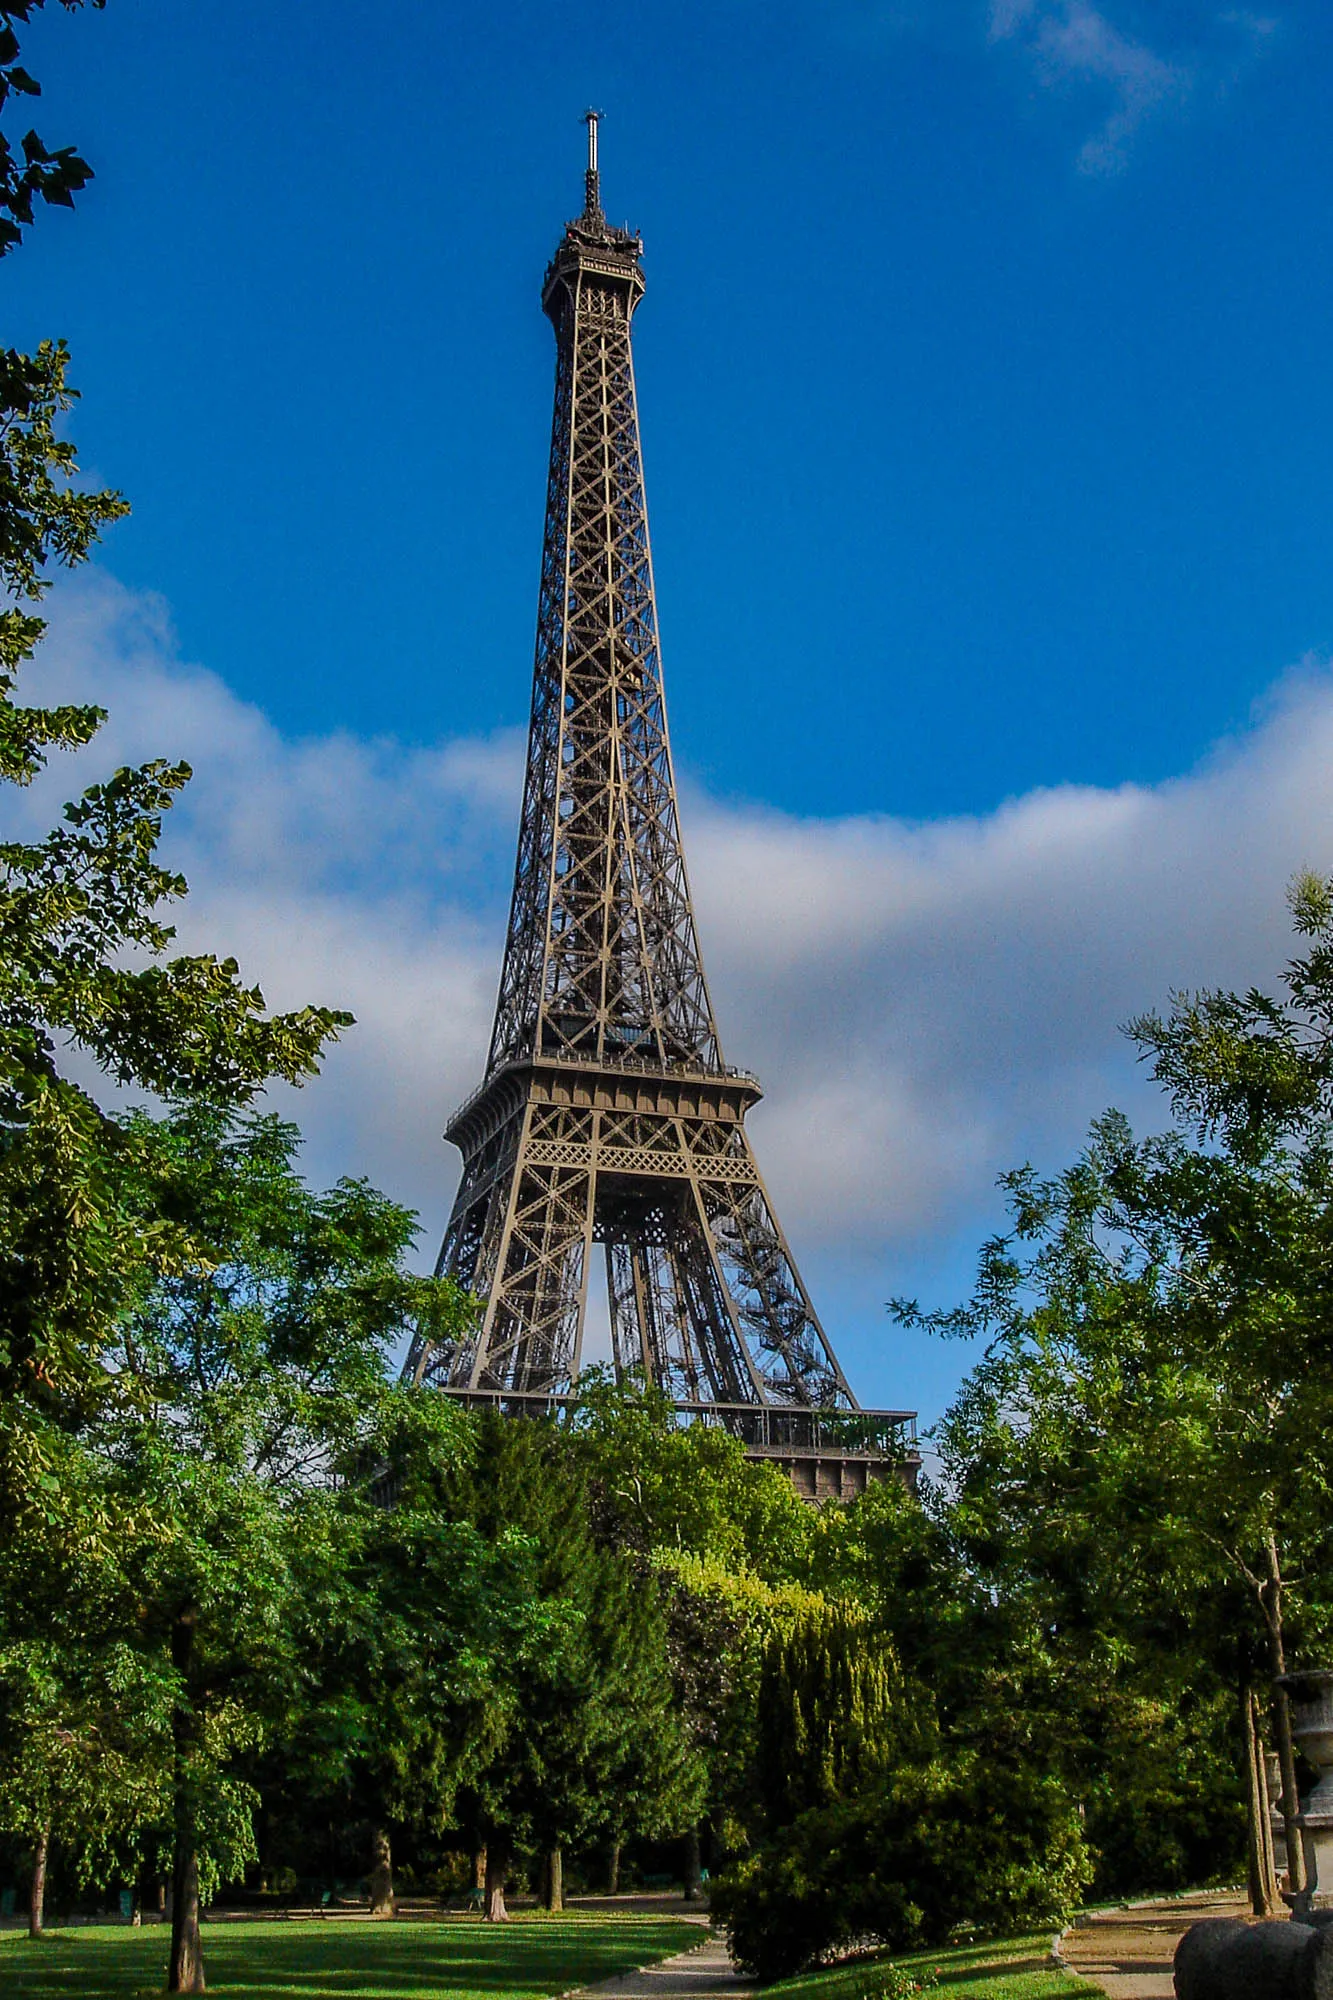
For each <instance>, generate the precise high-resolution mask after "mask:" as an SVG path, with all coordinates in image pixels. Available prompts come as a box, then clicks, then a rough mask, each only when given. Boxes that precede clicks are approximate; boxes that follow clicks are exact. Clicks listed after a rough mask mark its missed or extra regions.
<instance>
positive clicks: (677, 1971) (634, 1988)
mask: <svg viewBox="0 0 1333 2000" xmlns="http://www.w3.org/2000/svg"><path fill="white" fill-rule="evenodd" d="M749 1991H750V1988H749V1987H748V1986H747V1985H746V1983H745V1981H744V1980H743V1979H738V1978H737V1976H736V1974H735V1972H734V1971H733V1970H732V1965H731V1960H730V1959H729V1958H728V1957H727V1947H726V1941H725V1940H724V1939H723V1938H721V1937H716V1936H713V1935H711V1934H710V1935H709V1936H708V1937H706V1938H705V1939H704V1940H703V1942H702V1944H699V1945H696V1946H695V1947H694V1949H693V1950H692V1951H681V1952H677V1954H676V1956H675V1957H674V1958H664V1959H663V1960H662V1962H661V1964H660V1965H650V1966H649V1967H648V1968H647V1970H646V1971H645V1972H622V1973H621V1974H620V1976H619V1977H618V1978H616V1979H604V1980H602V1981H601V1983H600V1985H597V1986H585V1987H584V1988H583V1989H582V1991H581V1992H579V1993H578V1994H576V1995H574V1996H573V2000H594V1996H600V2000H713V1996H714V1995H717V1996H718V2000H739V1996H740V1995H742V1994H746V1993H748V1992H749Z"/></svg>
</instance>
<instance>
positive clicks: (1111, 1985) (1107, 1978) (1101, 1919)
mask: <svg viewBox="0 0 1333 2000" xmlns="http://www.w3.org/2000/svg"><path fill="white" fill-rule="evenodd" d="M1248 1911H1249V1903H1248V1902H1247V1900H1246V1898H1245V1897H1244V1896H1236V1895H1205V1894H1199V1895H1197V1896H1171V1897H1168V1898H1167V1899H1166V1900H1165V1901H1163V1902H1160V1903H1136V1904H1132V1905H1131V1906H1130V1907H1129V1908H1127V1909H1119V1910H1099V1911H1097V1913H1096V1914H1095V1915H1093V1916H1088V1917H1083V1918H1080V1920H1079V1921H1078V1922H1077V1923H1076V1924H1075V1925H1073V1926H1072V1927H1071V1929H1069V1930H1067V1931H1066V1932H1065V1934H1064V1936H1063V1937H1062V1938H1061V1940H1060V1955H1061V1957H1062V1958H1063V1959H1064V1960H1065V1962H1066V1964H1067V1965H1068V1966H1069V1969H1070V1971H1071V1972H1076V1973H1077V1974H1078V1975H1079V1977H1080V1978H1081V1979H1086V1980H1087V1981H1088V1982H1089V1984H1090V1985H1092V1986H1096V1987H1100V1989H1101V1991H1102V1992H1103V1993H1108V1994H1110V1995H1112V1996H1113V2000H1174V1995H1175V1987H1174V1985H1173V1984H1172V1980H1171V1957H1172V1953H1173V1952H1174V1951H1175V1948H1176V1946H1177V1945H1178V1944H1179V1942H1180V1940H1181V1938H1182V1937H1183V1936H1184V1934H1185V1932H1186V1931H1187V1930H1188V1929H1189V1927H1190V1925H1191V1924H1196V1923H1198V1921H1199V1919H1200V1917H1243V1916H1245V1915H1246V1914H1247V1913H1248Z"/></svg>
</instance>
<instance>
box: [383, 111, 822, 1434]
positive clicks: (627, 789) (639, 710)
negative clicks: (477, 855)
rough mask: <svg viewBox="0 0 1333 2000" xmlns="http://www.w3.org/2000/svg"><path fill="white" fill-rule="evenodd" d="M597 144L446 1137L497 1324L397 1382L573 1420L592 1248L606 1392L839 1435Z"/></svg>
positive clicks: (637, 277)
mask: <svg viewBox="0 0 1333 2000" xmlns="http://www.w3.org/2000/svg"><path fill="white" fill-rule="evenodd" d="M596 142H597V124H596V119H595V116H593V115H592V114H590V115H589V168H588V176H587V193H586V201H585V206H584V211H583V214H582V215H580V216H579V217H578V218H577V220H575V221H573V222H571V223H569V224H568V226H567V227H566V229H565V233H564V235H563V237H562V239H561V241H560V245H559V247H558V249H557V251H556V254H555V257H554V258H553V260H552V262H551V265H550V267H549V269H548V271H547V274H546V281H545V286H544V290H543V295H542V303H543V306H544V308H545V311H546V313H547V315H548V317H549V318H550V320H551V323H552V325H553V327H554V329H555V336H556V357H557V358H556V381H555V414H554V421H553V425H552V431H551V462H550V476H549V481H548V486H547V497H546V525H545V535H544V540H543V548H542V568H541V585H540V593H539V599H538V613H537V647H536V664H535V670H534V676H533V696H532V722H531V729H530V734H529V740H528V759H527V774H526V779H525V783H524V789H523V806H522V817H521V821H520V826H519V837H518V859H517V865H516V869H515V876H514V893H513V901H512V905H511V909H510V917H509V928H508V935H507V938H506V943H505V955H504V969H503V973H502V976H501V980H500V993H499V999H498V1002H497V1006H496V1014H495V1027H494V1033H493V1035H492V1040H491V1049H490V1057H489V1061H488V1064H487V1069H486V1078H485V1081H484V1083H483V1084H482V1086H481V1088H480V1090H478V1091H477V1092H476V1093H475V1095H474V1096H473V1097H472V1098H471V1099H469V1101H468V1103H467V1104H466V1105H464V1106H463V1108H462V1110H460V1111H459V1112H458V1113H456V1114H455V1117H454V1119H453V1120H452V1122H451V1124H450V1126H449V1131H448V1137H449V1138H450V1139H451V1140H453V1142H454V1143H455V1144H456V1145H457V1146H459V1148H460V1149H461V1151H462V1153H463V1160H464V1165H463V1177H462V1181H461V1183H460V1186H459V1190H458V1195H457V1197H456V1200H455V1203H454V1209H453V1215H452V1217H451V1220H450V1223H449V1228H448V1232H447V1234H446V1236H445V1239H444V1246H443V1249H442V1250H441V1253H440V1266H439V1268H440V1269H441V1270H443V1271H449V1272H452V1273H453V1274H454V1275H456V1276H457V1277H458V1278H459V1279H460V1280H461V1281H462V1283H463V1284H465V1285H467V1286H469V1287H470V1288H471V1289H473V1290H474V1291H475V1292H476V1293H477V1294H478V1296H479V1297H480V1298H481V1299H483V1300H484V1311H483V1314H482V1316H481V1319H480V1322H479V1325H478V1327H477V1329H476V1333H475V1336H474V1337H473V1338H472V1339H471V1340H470V1342H469V1343H468V1344H467V1345H466V1346H464V1347H461V1348H459V1349H458V1350H457V1351H446V1350H444V1349H442V1348H440V1347H434V1346H431V1345H429V1344H428V1343H426V1342H424V1341H423V1342H421V1343H420V1344H419V1345H418V1346H417V1348H416V1349H415V1350H414V1352H413V1354H412V1355H411V1357H410V1359H409V1362H408V1369H409V1371H410V1373H411V1375H412V1376H413V1378H414V1379H416V1380H417V1381H433V1382H437V1383H439V1384H440V1385H441V1386H444V1387H447V1388H451V1389H453V1390H455V1391H456V1392H459V1393H464V1394H473V1395H483V1394H494V1395H503V1394H505V1393H506V1392H507V1393H509V1394H511V1395H514V1396H518V1397H520V1398H522V1397H525V1396H526V1397H533V1396H537V1397H541V1396H549V1397H557V1398H558V1397H560V1396H562V1395H564V1394H566V1393H567V1392H568V1391H569V1390H570V1387H571V1385H572V1383H573V1382H575V1381H576V1380H577V1377H578V1373H579V1369H580V1365H581V1360H582V1342H583V1326H584V1319H585V1314H586V1306H587V1296H588V1283H589V1274H590V1268H591V1262H592V1257H593V1253H594V1245H596V1244H601V1245H603V1246H604V1250H605V1255H606V1260H607V1280H608V1295H609V1300H610V1311H611V1334H612V1345H613V1352H614V1358H615V1365H616V1368H617V1370H618V1371H619V1372H622V1373H624V1372H627V1371H629V1370H637V1371H641V1372H642V1373H643V1374H644V1375H646V1376H647V1377H648V1378H649V1380H651V1381H652V1382H654V1383H655V1384H657V1385H658V1386H659V1387H661V1388H662V1389H663V1390H665V1391H666V1393H667V1394H668V1395H669V1396H670V1397H671V1398H672V1400H673V1401H674V1402H675V1403H676V1404H677V1405H678V1407H680V1408H682V1409H696V1410H697V1409H702V1408H707V1409H710V1410H715V1411H717V1412H719V1413H721V1412H726V1411H729V1412H732V1413H737V1412H739V1413H742V1415H743V1414H744V1413H745V1412H747V1411H753V1412H759V1411H771V1412H773V1413H775V1416H776V1414H777V1413H780V1412H781V1411H783V1410H788V1411H792V1412H799V1411H807V1412H818V1411H825V1412H834V1411H837V1410H844V1411H851V1410H855V1409H856V1407H857V1405H856V1399H855V1397H854V1396H853V1395H852V1392H851V1389H850V1388H849V1386H848V1384H847V1380H846V1378H845V1376H844V1375H843V1372H842V1370H841V1368H840V1367H839V1365H838V1362H837V1359H836V1357H835V1356H834V1353H833V1350H832V1348H831V1347H830V1345H829V1342H828V1340H827V1338H826V1337H825V1334H824V1332H823V1329H822V1328H821V1326H820V1323H819V1319H818V1317H817V1315H816V1313H815V1310H814V1307H813V1305H812V1304H811V1301H810V1296H809V1294H808V1292H807V1291H806V1289H805V1285H804V1283H803V1282H802V1280H801V1276H800V1273H799V1271H798V1270H797V1267H796V1263H795V1260H794V1258H793V1256H792V1253H791V1250H790V1247H789V1246H788V1243H787V1240H786V1238H785V1237H784V1235H783V1233H782V1230H781V1228H780V1227H779V1225H778V1221H777V1218H776V1216H775V1215H774V1212H773V1207H772V1204H771V1202H770V1201H769V1198H768V1194H767V1192H766V1190H765V1187H764V1183H763V1180H762V1178H761V1176H760V1173H759V1169H758V1167H757V1166H756V1164H755V1160H754V1156H753V1154H752V1152H751V1150H750V1145H749V1140H748V1138H747V1137H746V1133H745V1129H744V1118H745V1113H746V1112H747V1110H748V1109H749V1108H750V1107H751V1105H753V1104H754V1103H755V1102H756V1101H757V1100H758V1098H759V1096H760V1091H759V1086H758V1084H757V1082H756V1081H755V1079H754V1078H753V1077H752V1076H750V1075H749V1074H748V1073H747V1072H745V1071H740V1070H734V1069H730V1068H728V1067H727V1066H726V1064H725V1063H724V1062H723V1059H722V1051H721V1047H720V1044H719V1041H718V1035H717V1027H716V1023H715V1021H714V1017H713V1009H712V1003H711V1001H710V999H709V995H708V987H707V983H706V981H705V978H704V970H703V962H702V959H701V957H700V952H699V944H698V938H697V935H696V929H695V921H694V912H693V907H692V904H691V900H690V891H689V883H688V879H687V876H686V870H685V857H684V852H683V849H682V845H681V835H680V816H679V811H678V807H677V800H676V787H675V779H674V776H673V772H672V763H671V750H670V744H669V740H668V736H667V724H666V710H665V705H664V701H663V694H662V668H661V660H660V656H659V650H658V637H657V614H656V608H655V602H654V594H653V575H652V559H651V554H650V550H649V542H648V512H647V506H646V503H645V499H644V486H643V464H642V453H641V449H640V442H639V423H638V413H637V407H636V401H635V387H634V367H633V358H632V355H631V349H630V325H631V321H632V318H633V315H634V311H635V308H636V307H637V305H638V303H639V300H640V298H641V297H642V295H643V275H642V271H641V269H640V257H641V253H642V245H641V243H640V240H639V239H638V237H637V236H633V235H631V234H629V233H628V232H627V231H624V230H620V229H613V228H611V227H610V226H609V225H608V224H607V221H606V217H605V215H604V214H603V212H602V208H601V202H600V195H599V183H598V175H597V158H596ZM722 1420H723V1421H725V1422H727V1423H728V1424H729V1426H730V1427H731V1428H732V1429H734V1430H736V1431H737V1432H738V1433H739V1434H741V1435H746V1436H748V1435H749V1431H747V1429H746V1424H745V1423H743V1422H742V1421H741V1418H740V1416H734V1417H733V1416H724V1417H723V1418H722ZM746 1421H747V1422H749V1419H747V1420H746ZM750 1428H751V1429H753V1424H752V1423H751V1425H750ZM756 1435H757V1433H756Z"/></svg>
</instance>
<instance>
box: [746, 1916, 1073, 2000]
mask: <svg viewBox="0 0 1333 2000" xmlns="http://www.w3.org/2000/svg"><path fill="white" fill-rule="evenodd" d="M1050 1948H1051V1940H1050V1934H1049V1932H1046V1933H1043V1935H1042V1936H1040V1937H1030V1938H1013V1939H1010V1940H1009V1941H1008V1942H1007V1943H1004V1944H966V1945H954V1946H953V1947H952V1948H951V1949H949V1950H948V1951H922V1952H915V1953H913V1954H912V1955H911V1956H910V1957H908V1958H892V1959H891V1958H872V1959H861V1960H860V1961H859V1962H858V1963H857V1964H855V1965H844V1966H839V1967H837V1968H836V1969H835V1970H834V1971H832V1972H806V1973H802V1974H801V1976H800V1978H798V1979H783V1980H780V1981H779V1982H778V1983H777V1984H776V1985H774V1986H766V1987H765V1988H764V1989H763V2000H770V1996H772V2000H779V1996H780V2000H863V1996H864V1995H866V1994H880V1993H883V1992H885V1991H886V1989H887V1991H888V1992H889V1993H892V1991H893V1986H892V1983H891V1981H890V1977H889V1974H890V1968H891V1967H897V1968H899V1969H900V1970H901V1971H903V1972H906V1973H909V1974H911V1973H916V1974H917V1975H918V1977H919V1976H920V1975H921V1974H922V1973H924V1972H927V1971H932V1972H934V1973H935V1974H936V1975H937V1977H938V1982H939V1983H938V1984H937V1985H935V1986H932V1987H930V1988H929V1989H928V1991H929V1992H930V1993H932V1994H936V1993H938V1994H948V1993H955V1994H957V1995H958V1996H959V2000H963V1996H966V2000H1062V1996H1064V1995H1066V1994H1068V1995H1070V1996H1072V1995H1073V1994H1075V1993H1081V1994H1082V1995H1083V2000H1088V1991H1089V1989H1088V1987H1087V1985H1086V1983H1085V1982H1084V1981H1083V1980H1081V1979H1075V1978H1074V1977H1073V1976H1072V1974H1070V1973H1068V1972H1061V1971H1060V1969H1059V1967H1058V1966H1054V1965H1051V1964H1050V1963H1049V1960H1048V1953H1049V1951H1050Z"/></svg>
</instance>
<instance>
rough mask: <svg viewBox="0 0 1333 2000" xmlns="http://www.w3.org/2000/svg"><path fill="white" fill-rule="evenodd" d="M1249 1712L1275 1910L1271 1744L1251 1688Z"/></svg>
mask: <svg viewBox="0 0 1333 2000" xmlns="http://www.w3.org/2000/svg"><path fill="white" fill-rule="evenodd" d="M1249 1712H1251V1716H1253V1722H1255V1756H1257V1758H1259V1812H1261V1816H1263V1818H1261V1826H1263V1880H1265V1882H1267V1894H1269V1902H1271V1904H1273V1912H1275V1914H1277V1910H1279V1908H1281V1900H1283V1896H1281V1886H1279V1880H1277V1854H1275V1852H1273V1794H1271V1792H1269V1746H1267V1744H1265V1740H1263V1708H1261V1704H1259V1696H1257V1694H1255V1692H1253V1688H1251V1696H1249Z"/></svg>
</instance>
